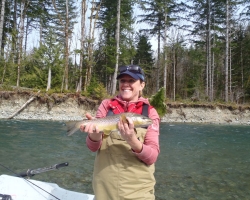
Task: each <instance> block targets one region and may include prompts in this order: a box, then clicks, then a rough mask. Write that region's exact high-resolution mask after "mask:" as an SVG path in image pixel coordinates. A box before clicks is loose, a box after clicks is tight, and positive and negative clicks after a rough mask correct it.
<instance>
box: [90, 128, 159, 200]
mask: <svg viewBox="0 0 250 200" xmlns="http://www.w3.org/2000/svg"><path fill="white" fill-rule="evenodd" d="M136 131H137V134H136V135H137V138H138V139H139V140H140V141H142V142H143V141H144V137H145V134H146V129H144V128H138V129H136ZM154 170H155V167H154V164H153V165H150V166H148V165H146V164H145V163H144V162H142V161H140V160H139V159H138V158H137V157H136V155H135V154H134V153H133V152H132V150H131V147H130V146H129V145H128V144H127V142H126V141H125V140H123V139H122V137H121V135H120V134H118V133H117V132H112V133H111V134H110V135H109V136H104V138H103V142H102V146H101V148H100V149H99V151H98V153H97V155H96V159H95V165H94V175H93V176H94V177H93V189H94V194H95V199H96V200H154V199H155V196H154V185H155V178H154Z"/></svg>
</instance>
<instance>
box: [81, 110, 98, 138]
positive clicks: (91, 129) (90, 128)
mask: <svg viewBox="0 0 250 200" xmlns="http://www.w3.org/2000/svg"><path fill="white" fill-rule="evenodd" d="M86 118H87V119H88V120H92V119H94V117H92V116H91V115H90V114H89V113H87V114H86ZM80 130H81V131H82V132H86V133H88V136H89V138H90V139H91V140H92V141H99V140H101V139H102V133H101V132H100V131H99V129H98V127H97V126H96V125H95V124H93V123H91V122H90V123H87V124H82V125H81V126H80Z"/></svg>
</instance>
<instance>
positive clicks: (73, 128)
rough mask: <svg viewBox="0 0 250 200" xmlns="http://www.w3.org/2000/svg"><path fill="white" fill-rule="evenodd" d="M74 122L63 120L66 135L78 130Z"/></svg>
mask: <svg viewBox="0 0 250 200" xmlns="http://www.w3.org/2000/svg"><path fill="white" fill-rule="evenodd" d="M76 123H77V122H75V121H70V122H65V124H66V126H67V134H68V136H71V135H73V134H74V133H75V132H76V131H78V130H79V128H77V127H76Z"/></svg>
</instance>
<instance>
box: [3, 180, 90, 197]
mask: <svg viewBox="0 0 250 200" xmlns="http://www.w3.org/2000/svg"><path fill="white" fill-rule="evenodd" d="M37 186H38V187H37ZM45 191H46V192H45ZM0 194H4V195H10V196H11V197H12V199H13V200H24V199H25V200H47V199H50V200H54V199H55V200H56V199H61V200H72V199H74V200H93V199H94V195H91V194H85V193H80V192H74V191H70V190H66V189H63V188H60V187H59V186H58V185H57V184H55V183H48V182H42V181H36V180H32V179H29V180H28V181H27V180H25V179H24V178H18V177H14V176H8V175H1V176H0ZM51 194H52V195H53V196H52V195H51Z"/></svg>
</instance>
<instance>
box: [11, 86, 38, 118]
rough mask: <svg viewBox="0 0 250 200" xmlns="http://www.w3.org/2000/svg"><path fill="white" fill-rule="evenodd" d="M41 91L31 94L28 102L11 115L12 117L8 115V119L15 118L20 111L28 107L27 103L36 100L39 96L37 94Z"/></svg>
mask: <svg viewBox="0 0 250 200" xmlns="http://www.w3.org/2000/svg"><path fill="white" fill-rule="evenodd" d="M39 93H40V90H39V91H38V92H37V93H36V94H35V95H33V96H31V97H30V98H29V100H28V101H26V103H25V104H23V106H22V107H21V108H20V109H19V110H18V111H16V112H15V113H14V114H13V115H11V116H10V117H8V119H13V118H14V117H15V116H16V115H18V114H19V113H20V112H22V111H23V110H24V109H25V108H26V106H27V105H29V104H30V103H31V102H32V101H34V100H35V99H36V98H37V95H38V94H39Z"/></svg>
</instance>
